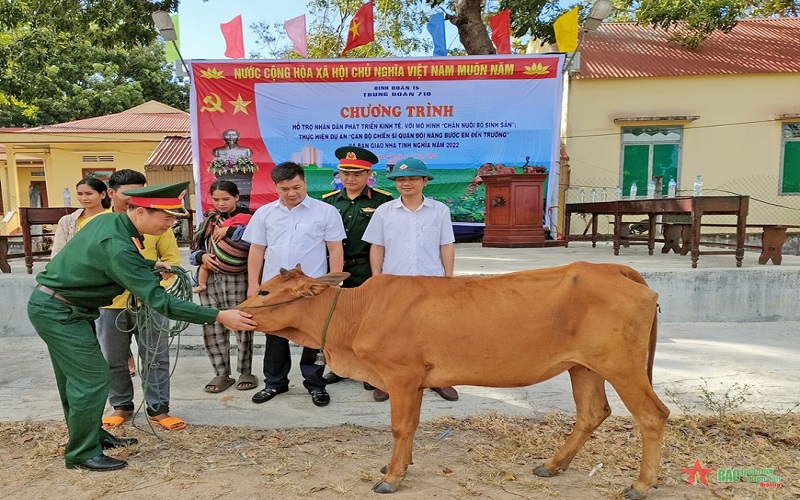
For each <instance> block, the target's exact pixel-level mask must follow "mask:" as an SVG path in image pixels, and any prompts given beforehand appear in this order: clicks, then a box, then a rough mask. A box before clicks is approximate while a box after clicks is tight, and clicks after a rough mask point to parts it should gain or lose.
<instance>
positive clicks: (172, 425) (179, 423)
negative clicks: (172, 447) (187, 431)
mask: <svg viewBox="0 0 800 500" xmlns="http://www.w3.org/2000/svg"><path fill="white" fill-rule="evenodd" d="M148 420H150V423H152V424H156V425H160V426H161V427H163V428H164V429H166V430H168V431H179V430H181V429H183V428H185V427H186V422H184V421H183V420H181V419H179V418H178V417H166V418H162V419H161V420H156V419H154V418H152V417H151V418H148Z"/></svg>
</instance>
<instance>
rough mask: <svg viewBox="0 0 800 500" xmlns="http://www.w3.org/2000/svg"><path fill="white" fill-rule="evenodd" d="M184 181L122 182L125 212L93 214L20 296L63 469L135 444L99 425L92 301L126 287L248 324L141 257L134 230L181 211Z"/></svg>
mask: <svg viewBox="0 0 800 500" xmlns="http://www.w3.org/2000/svg"><path fill="white" fill-rule="evenodd" d="M188 185H189V183H188V182H182V183H178V184H169V185H162V186H151V187H143V188H138V189H130V190H127V191H125V193H124V194H126V195H128V196H131V198H130V208H129V209H128V211H127V212H125V213H109V214H101V215H99V216H98V217H96V218H95V219H94V220H93V221H92V224H91V228H90V230H88V231H81V232H79V233H78V234H76V235H75V237H74V238H73V239H72V240H70V241H69V242H68V243H67V245H66V246H65V247H64V249H63V250H62V251H61V252H59V253H58V255H56V256H55V257H54V258H53V259H52V260H51V261H50V262H49V263H48V264H47V266H46V267H45V270H44V271H42V272H41V273H39V274H38V275H37V276H36V281H37V282H38V285H37V286H36V289H35V290H34V291H33V294H32V295H31V298H30V299H29V301H28V317H29V318H30V321H31V324H32V325H33V327H34V328H35V329H36V332H37V333H38V334H39V336H40V337H41V338H42V340H44V342H45V343H46V344H47V348H48V350H49V352H50V359H51V361H52V364H53V371H54V372H55V378H56V384H57V385H58V392H59V394H60V396H61V405H62V407H63V409H64V416H65V418H66V421H67V426H68V428H69V441H68V442H67V446H66V449H65V454H64V459H65V461H66V465H67V468H71V469H87V470H92V471H108V470H117V469H121V468H123V467H125V465H127V463H126V462H125V461H123V460H118V459H116V458H113V457H109V456H106V455H104V454H103V450H104V449H110V448H117V447H120V446H126V445H130V444H134V443H136V439H124V438H116V437H114V436H113V435H111V434H109V433H108V432H106V431H105V430H103V429H102V428H101V418H102V416H103V408H104V407H105V403H106V397H108V384H109V372H108V364H107V363H106V361H105V359H104V358H103V354H102V352H101V351H100V346H99V345H98V343H97V338H96V337H95V332H94V320H95V319H97V318H98V316H99V311H98V308H100V307H103V306H107V305H109V304H111V301H112V299H113V298H114V297H116V296H117V295H119V294H121V293H122V292H123V291H124V290H130V291H131V293H133V294H134V295H135V296H136V297H138V298H139V299H141V300H142V302H144V303H145V304H147V305H149V306H150V307H152V308H153V309H155V310H156V311H158V312H160V313H161V314H163V315H165V316H167V317H169V318H172V319H176V320H180V321H189V322H192V323H213V322H214V321H219V322H221V323H222V324H224V325H225V326H226V327H228V328H230V329H231V330H252V329H254V327H255V326H256V323H255V322H254V321H253V320H251V319H250V317H251V315H250V314H248V313H244V312H242V311H238V310H227V311H218V310H216V309H212V308H208V307H202V306H199V305H196V304H192V303H191V302H186V301H183V300H179V299H176V298H175V297H172V296H170V295H168V294H167V292H166V290H165V289H164V288H162V287H161V285H160V283H159V280H160V277H159V276H158V275H157V274H156V273H154V272H153V270H154V269H169V264H166V263H164V262H162V261H152V260H147V259H145V258H144V257H143V256H142V255H141V254H140V253H139V249H140V248H141V245H142V238H143V237H142V235H144V234H154V235H159V234H163V233H164V232H165V231H166V230H167V229H169V228H170V227H172V224H173V222H174V221H175V217H176V216H180V215H184V214H185V210H184V209H183V200H182V197H183V194H184V193H185V192H186V188H187V187H188Z"/></svg>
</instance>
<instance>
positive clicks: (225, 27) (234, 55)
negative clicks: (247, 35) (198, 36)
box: [219, 14, 244, 59]
mask: <svg viewBox="0 0 800 500" xmlns="http://www.w3.org/2000/svg"><path fill="white" fill-rule="evenodd" d="M219 29H221V30H222V36H223V37H225V57H230V58H231V59H243V58H244V32H243V31H242V15H241V14H239V15H238V16H236V17H234V18H233V19H231V20H230V21H228V22H227V23H222V24H220V25H219Z"/></svg>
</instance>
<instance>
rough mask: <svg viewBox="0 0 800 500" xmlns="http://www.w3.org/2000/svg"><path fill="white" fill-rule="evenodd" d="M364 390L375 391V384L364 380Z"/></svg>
mask: <svg viewBox="0 0 800 500" xmlns="http://www.w3.org/2000/svg"><path fill="white" fill-rule="evenodd" d="M364 390H367V391H374V390H375V386H374V385H370V384H369V382H364Z"/></svg>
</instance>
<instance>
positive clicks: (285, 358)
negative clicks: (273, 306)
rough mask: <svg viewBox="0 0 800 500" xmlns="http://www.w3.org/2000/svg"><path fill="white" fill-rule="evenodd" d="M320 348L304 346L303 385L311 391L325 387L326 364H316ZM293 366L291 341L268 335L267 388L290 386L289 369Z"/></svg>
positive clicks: (301, 359)
mask: <svg viewBox="0 0 800 500" xmlns="http://www.w3.org/2000/svg"><path fill="white" fill-rule="evenodd" d="M318 352H319V349H311V348H310V347H303V353H302V355H301V356H300V373H302V374H303V379H304V380H303V387H305V388H306V390H308V391H309V392H311V391H313V390H315V389H324V388H325V379H323V378H322V373H323V371H324V370H325V366H324V365H323V366H318V365H315V364H314V361H315V360H316V359H317V353H318ZM291 368H292V358H291V354H290V353H289V341H288V340H286V339H285V338H282V337H276V336H275V335H270V334H267V335H266V345H265V348H264V384H265V385H266V387H267V389H282V388H284V387H289V370H290V369H291Z"/></svg>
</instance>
